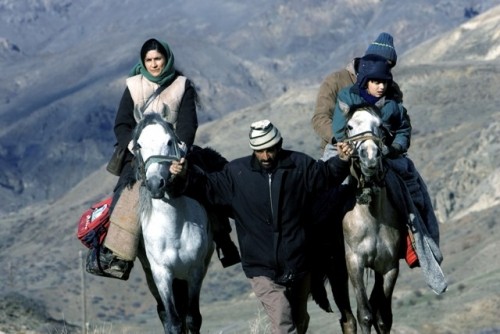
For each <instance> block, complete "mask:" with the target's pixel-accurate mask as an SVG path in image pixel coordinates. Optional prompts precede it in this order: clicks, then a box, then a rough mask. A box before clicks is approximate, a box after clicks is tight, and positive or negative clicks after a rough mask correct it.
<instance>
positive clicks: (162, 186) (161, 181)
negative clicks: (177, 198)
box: [158, 179, 165, 189]
mask: <svg viewBox="0 0 500 334" xmlns="http://www.w3.org/2000/svg"><path fill="white" fill-rule="evenodd" d="M158 186H159V188H160V189H163V188H165V179H161V180H160V184H159V185H158Z"/></svg>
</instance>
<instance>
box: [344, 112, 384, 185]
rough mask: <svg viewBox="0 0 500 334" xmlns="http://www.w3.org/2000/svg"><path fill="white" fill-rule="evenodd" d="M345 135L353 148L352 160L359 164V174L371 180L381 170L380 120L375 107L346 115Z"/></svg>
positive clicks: (381, 133)
mask: <svg viewBox="0 0 500 334" xmlns="http://www.w3.org/2000/svg"><path fill="white" fill-rule="evenodd" d="M346 134H347V140H346V141H348V142H351V143H352V144H353V145H354V148H355V154H354V158H355V159H357V161H358V162H359V167H360V169H361V173H362V174H363V175H364V176H365V177H367V178H371V177H373V176H374V175H377V173H378V172H379V171H380V170H381V158H382V139H383V138H382V135H383V131H382V120H381V118H380V116H379V111H378V109H376V108H375V107H371V106H361V107H358V108H353V109H352V110H350V111H349V113H348V114H347V126H346Z"/></svg>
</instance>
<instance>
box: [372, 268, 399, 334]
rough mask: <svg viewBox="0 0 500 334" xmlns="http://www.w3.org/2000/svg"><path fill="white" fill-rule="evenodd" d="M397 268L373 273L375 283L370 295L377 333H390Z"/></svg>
mask: <svg viewBox="0 0 500 334" xmlns="http://www.w3.org/2000/svg"><path fill="white" fill-rule="evenodd" d="M398 272H399V269H398V268H394V269H392V270H390V271H389V272H387V273H386V274H384V275H381V274H378V273H376V274H375V284H374V286H373V290H372V293H371V296H370V305H371V306H372V311H373V316H374V318H375V321H374V323H373V325H374V327H375V330H376V331H377V333H383V334H385V333H390V332H391V328H392V305H391V304H392V294H393V291H394V287H395V286H396V280H397V278H398Z"/></svg>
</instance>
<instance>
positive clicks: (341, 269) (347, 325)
mask: <svg viewBox="0 0 500 334" xmlns="http://www.w3.org/2000/svg"><path fill="white" fill-rule="evenodd" d="M340 254H341V253H337V255H340ZM336 257H337V258H338V259H337V260H335V259H332V266H331V267H330V268H328V272H327V276H328V280H329V282H330V286H331V288H332V294H333V299H334V301H335V304H336V305H337V308H338V309H339V312H340V316H341V318H340V319H339V322H340V327H341V328H342V333H344V334H351V333H356V318H355V317H354V314H353V313H352V308H351V302H350V300H349V276H348V274H347V266H346V263H345V258H344V257H339V256H336Z"/></svg>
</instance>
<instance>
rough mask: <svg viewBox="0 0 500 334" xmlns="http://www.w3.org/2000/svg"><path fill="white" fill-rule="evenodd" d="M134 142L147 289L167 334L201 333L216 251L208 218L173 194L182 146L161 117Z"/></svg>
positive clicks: (147, 120)
mask: <svg viewBox="0 0 500 334" xmlns="http://www.w3.org/2000/svg"><path fill="white" fill-rule="evenodd" d="M133 137H134V138H133V141H134V152H135V157H136V163H137V166H136V167H137V170H138V173H137V174H138V180H139V181H140V182H141V183H142V184H141V188H140V205H139V219H140V223H141V226H142V235H143V245H141V246H142V247H144V249H145V255H146V257H144V252H143V251H144V249H141V250H140V252H139V258H140V260H141V262H142V264H143V267H144V270H145V272H146V277H147V280H148V286H149V288H150V290H151V292H152V294H153V295H154V296H155V298H156V300H157V302H158V314H159V316H160V319H161V321H162V324H163V327H164V330H165V333H185V332H187V331H189V332H190V333H199V332H200V328H201V323H202V316H201V314H200V309H199V299H200V290H201V287H202V283H203V279H204V277H205V275H206V272H207V269H208V265H209V263H210V259H211V257H212V254H213V251H214V243H213V240H212V233H211V231H210V226H209V221H208V218H207V213H206V211H205V209H204V207H203V206H202V205H201V204H200V203H199V202H197V201H196V200H194V199H192V198H190V197H187V196H183V195H177V196H176V195H173V189H174V188H175V181H174V180H173V179H172V176H171V174H170V172H169V166H170V164H171V162H172V160H173V159H179V158H180V156H181V143H180V142H179V141H178V140H177V139H176V136H175V134H174V132H173V128H172V126H171V124H170V123H167V122H166V121H165V120H164V119H163V118H162V117H161V116H160V115H158V114H154V113H151V114H147V115H145V116H144V118H143V119H142V120H141V121H140V122H139V124H138V125H137V127H136V129H135V131H134V136H133ZM141 251H142V254H141ZM141 255H142V256H141Z"/></svg>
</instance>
